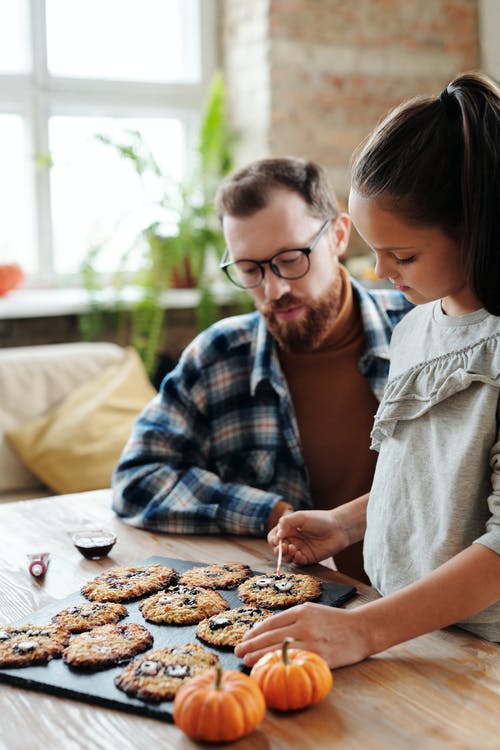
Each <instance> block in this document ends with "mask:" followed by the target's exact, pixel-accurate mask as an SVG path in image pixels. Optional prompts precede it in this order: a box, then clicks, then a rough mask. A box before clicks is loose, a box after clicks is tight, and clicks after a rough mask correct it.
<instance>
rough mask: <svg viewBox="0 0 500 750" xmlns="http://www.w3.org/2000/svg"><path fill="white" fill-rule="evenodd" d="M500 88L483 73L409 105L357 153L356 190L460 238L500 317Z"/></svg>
mask: <svg viewBox="0 0 500 750" xmlns="http://www.w3.org/2000/svg"><path fill="white" fill-rule="evenodd" d="M499 180H500V88H499V86H498V85H497V84H496V83H495V82H494V81H493V80H492V79H490V78H488V77H487V76H485V75H482V74H480V73H468V74H464V75H461V76H459V77H458V78H455V80H453V81H452V82H451V83H449V84H448V86H447V87H446V88H445V89H444V91H442V92H441V94H440V95H439V96H436V97H418V98H415V99H411V100H410V101H408V102H405V103H403V104H401V105H400V106H399V107H397V108H396V109H395V110H393V111H392V112H391V113H390V114H389V115H388V116H387V117H386V118H385V120H384V121H383V122H382V123H381V124H380V125H379V126H378V127H377V128H376V130H375V131H374V132H373V133H372V135H371V136H369V138H368V139H367V141H366V142H365V143H364V144H362V145H361V147H360V148H359V149H358V151H357V152H356V153H355V154H354V162H353V171H352V188H353V190H354V191H355V192H357V193H359V194H360V195H362V196H364V197H369V198H376V199H377V200H379V201H380V202H381V203H382V205H383V207H384V208H386V209H389V210H393V211H396V212H397V213H398V214H399V215H400V216H401V217H402V218H404V219H405V220H406V221H408V222H409V223H410V224H414V225H415V226H423V225H426V226H435V227H438V228H440V229H441V230H442V231H444V232H445V233H446V234H447V235H448V236H451V237H452V238H453V239H455V240H456V241H457V243H458V246H459V248H460V253H461V258H462V262H463V264H464V267H465V269H466V273H467V279H468V283H469V286H470V288H471V289H472V291H473V292H474V293H475V295H476V296H477V298H478V299H479V301H480V302H481V304H482V305H483V306H484V307H485V308H486V310H488V312H490V313H492V314H493V315H500V289H499V286H500V188H499Z"/></svg>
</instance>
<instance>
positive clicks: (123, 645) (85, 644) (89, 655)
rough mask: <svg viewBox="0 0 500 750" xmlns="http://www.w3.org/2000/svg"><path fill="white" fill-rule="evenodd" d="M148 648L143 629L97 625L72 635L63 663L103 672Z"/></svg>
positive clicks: (129, 625) (132, 625)
mask: <svg viewBox="0 0 500 750" xmlns="http://www.w3.org/2000/svg"><path fill="white" fill-rule="evenodd" d="M152 644H153V636H152V635H151V633H150V632H149V630H148V629H147V628H145V627H144V625H138V624H137V623H135V622H129V623H123V624H120V625H101V626H100V627H98V628H93V629H92V630H87V631H86V632H85V633H80V635H76V636H75V637H74V638H73V639H72V640H71V642H70V644H69V646H67V647H66V648H65V649H64V652H63V660H64V662H65V663H66V664H68V665H69V666H70V667H74V668H76V669H87V670H92V669H94V670H96V669H103V668H104V667H111V666H113V665H115V664H121V663H122V662H124V661H128V660H129V659H131V658H132V657H133V656H135V655H136V654H138V653H139V652H140V651H145V650H146V649H147V648H150V646H151V645H152Z"/></svg>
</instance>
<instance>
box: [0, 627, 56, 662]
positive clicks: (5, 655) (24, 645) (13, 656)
mask: <svg viewBox="0 0 500 750" xmlns="http://www.w3.org/2000/svg"><path fill="white" fill-rule="evenodd" d="M70 636H71V633H70V632H69V630H67V629H66V628H63V627H60V626H57V625H8V626H5V627H1V628H0V667H31V666H34V665H35V664H46V663H47V662H48V661H50V660H51V659H58V658H60V656H61V654H62V652H63V649H64V647H65V646H66V645H67V644H68V642H69V639H70Z"/></svg>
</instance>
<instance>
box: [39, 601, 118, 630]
mask: <svg viewBox="0 0 500 750" xmlns="http://www.w3.org/2000/svg"><path fill="white" fill-rule="evenodd" d="M127 614H128V612H127V609H126V607H124V606H123V604H118V603H116V602H84V603H83V604H75V605H74V606H73V607H67V608H66V609H63V610H62V611H61V612H58V613H57V614H56V615H54V617H53V618H52V622H53V623H55V624H56V625H60V626H62V627H64V628H67V629H68V630H70V631H71V632H72V633H82V632H83V631H84V630H91V629H92V628H95V627H97V626H99V625H110V624H112V623H116V622H118V620H121V619H123V618H124V617H126V616H127Z"/></svg>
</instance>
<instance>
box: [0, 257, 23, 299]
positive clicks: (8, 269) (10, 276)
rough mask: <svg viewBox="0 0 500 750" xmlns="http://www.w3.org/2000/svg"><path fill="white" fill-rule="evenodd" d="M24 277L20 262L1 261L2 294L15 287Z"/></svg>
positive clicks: (0, 286) (0, 287) (0, 292)
mask: <svg viewBox="0 0 500 750" xmlns="http://www.w3.org/2000/svg"><path fill="white" fill-rule="evenodd" d="M23 279H24V273H23V272H22V270H21V266H20V265H19V264H18V263H0V295H3V294H6V293H7V292H10V290H11V289H15V288H16V287H18V286H19V284H20V283H21V282H22V281H23Z"/></svg>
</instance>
